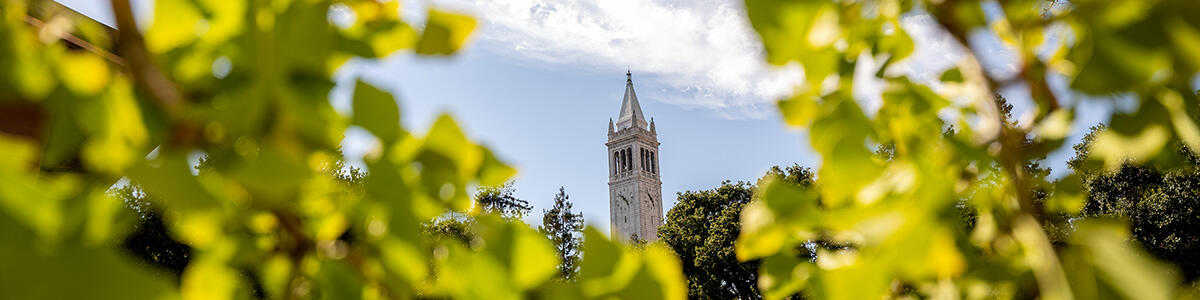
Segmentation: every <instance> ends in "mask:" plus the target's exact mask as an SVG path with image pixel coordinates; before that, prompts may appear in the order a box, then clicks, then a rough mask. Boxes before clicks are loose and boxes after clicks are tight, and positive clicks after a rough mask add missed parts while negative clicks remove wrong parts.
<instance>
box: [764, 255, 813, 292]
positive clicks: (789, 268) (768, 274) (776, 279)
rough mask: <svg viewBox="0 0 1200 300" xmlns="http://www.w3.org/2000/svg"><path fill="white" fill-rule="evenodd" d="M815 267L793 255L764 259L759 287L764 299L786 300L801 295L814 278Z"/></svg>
mask: <svg viewBox="0 0 1200 300" xmlns="http://www.w3.org/2000/svg"><path fill="white" fill-rule="evenodd" d="M813 267H814V266H813V265H812V264H809V263H808V262H802V261H800V260H798V259H796V257H795V255H794V254H792V253H785V254H780V255H773V256H771V257H767V258H765V259H763V262H762V265H761V267H760V268H761V270H760V271H759V275H758V276H759V277H758V286H759V288H761V289H762V291H763V298H764V299H786V298H787V297H788V296H791V295H792V294H796V293H799V292H800V290H801V289H803V288H804V287H805V286H806V285H807V284H808V279H809V277H810V276H812V273H813V272H814V270H813Z"/></svg>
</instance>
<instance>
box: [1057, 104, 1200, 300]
mask: <svg viewBox="0 0 1200 300" xmlns="http://www.w3.org/2000/svg"><path fill="white" fill-rule="evenodd" d="M1104 130H1106V127H1103V126H1097V127H1093V128H1092V129H1091V131H1090V132H1089V133H1088V135H1087V136H1085V137H1084V139H1083V142H1081V143H1080V144H1078V145H1075V157H1074V158H1072V159H1071V160H1070V161H1069V162H1068V166H1070V167H1071V169H1072V170H1073V171H1074V172H1075V173H1076V175H1078V176H1079V177H1080V178H1081V179H1082V181H1083V187H1084V190H1085V191H1086V196H1087V198H1086V202H1085V203H1084V205H1083V209H1082V213H1081V217H1082V218H1089V219H1105V218H1119V219H1127V220H1128V221H1129V228H1130V232H1131V233H1132V236H1131V239H1133V240H1134V241H1137V242H1138V243H1139V244H1141V245H1142V246H1143V247H1145V248H1146V250H1147V251H1148V252H1150V253H1151V254H1154V255H1155V256H1157V257H1159V258H1161V259H1163V260H1166V261H1168V262H1171V263H1173V264H1175V265H1176V266H1178V267H1179V268H1180V269H1181V270H1182V271H1183V272H1184V275H1185V276H1186V278H1187V279H1188V280H1193V281H1194V280H1196V279H1197V278H1198V277H1200V208H1198V207H1200V206H1197V204H1200V194H1198V192H1200V156H1197V155H1196V154H1195V153H1194V152H1192V151H1191V150H1189V149H1188V148H1187V146H1184V145H1181V144H1177V145H1175V151H1176V154H1177V155H1178V156H1177V160H1174V161H1172V162H1168V163H1163V162H1146V163H1133V162H1124V163H1122V164H1121V165H1120V167H1118V168H1117V169H1116V170H1112V171H1107V170H1104V169H1103V168H1101V167H1100V166H1098V165H1095V164H1089V163H1088V162H1089V160H1090V159H1089V157H1088V155H1089V151H1088V150H1089V148H1090V146H1091V143H1093V142H1094V141H1095V137H1096V136H1097V134H1099V133H1100V132H1102V131H1104Z"/></svg>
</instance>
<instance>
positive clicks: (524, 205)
mask: <svg viewBox="0 0 1200 300" xmlns="http://www.w3.org/2000/svg"><path fill="white" fill-rule="evenodd" d="M513 192H514V190H513V182H512V181H509V182H505V183H504V184H502V185H498V186H484V187H480V188H479V190H478V191H476V192H475V204H476V205H479V209H480V210H482V211H484V212H485V213H496V214H499V215H500V216H502V217H504V218H509V219H520V218H523V217H525V215H528V214H529V211H530V210H531V209H533V206H530V205H529V201H525V200H522V199H517V197H516V196H513Z"/></svg>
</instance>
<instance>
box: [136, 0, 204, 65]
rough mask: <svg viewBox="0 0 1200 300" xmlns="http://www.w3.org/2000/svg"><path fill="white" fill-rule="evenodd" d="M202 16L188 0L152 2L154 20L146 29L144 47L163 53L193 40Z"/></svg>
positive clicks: (199, 27) (199, 26)
mask: <svg viewBox="0 0 1200 300" xmlns="http://www.w3.org/2000/svg"><path fill="white" fill-rule="evenodd" d="M203 20H204V16H203V15H201V14H200V11H199V10H198V9H197V8H196V6H195V2H193V1H189V0H161V1H155V2H154V21H153V22H152V23H151V24H150V27H149V29H148V30H146V35H145V37H146V48H147V49H149V50H150V51H151V52H155V53H163V52H167V51H170V50H171V49H175V48H177V47H180V46H184V45H187V44H190V43H192V42H195V41H196V40H197V39H199V35H198V34H197V31H198V30H199V29H202V28H203V27H204V26H203V25H200V22H201V21H203Z"/></svg>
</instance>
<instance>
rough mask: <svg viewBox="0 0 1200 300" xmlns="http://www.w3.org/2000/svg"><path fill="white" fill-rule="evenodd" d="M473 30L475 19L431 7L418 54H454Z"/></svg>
mask: <svg viewBox="0 0 1200 300" xmlns="http://www.w3.org/2000/svg"><path fill="white" fill-rule="evenodd" d="M473 30H475V19H472V18H471V17H468V16H464V15H460V14H455V13H450V12H445V11H440V10H436V9H431V10H429V16H428V19H426V21H425V31H423V32H421V39H420V40H418V41H417V48H416V51H417V54H423V55H450V54H453V53H454V52H457V51H458V50H459V48H462V46H463V44H464V43H466V41H467V38H468V37H470V36H471V32H472V31H473Z"/></svg>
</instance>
